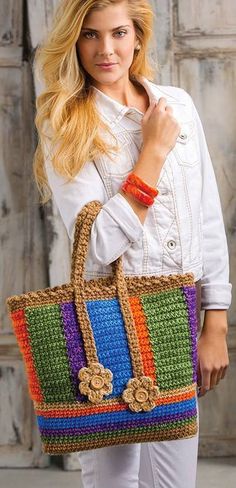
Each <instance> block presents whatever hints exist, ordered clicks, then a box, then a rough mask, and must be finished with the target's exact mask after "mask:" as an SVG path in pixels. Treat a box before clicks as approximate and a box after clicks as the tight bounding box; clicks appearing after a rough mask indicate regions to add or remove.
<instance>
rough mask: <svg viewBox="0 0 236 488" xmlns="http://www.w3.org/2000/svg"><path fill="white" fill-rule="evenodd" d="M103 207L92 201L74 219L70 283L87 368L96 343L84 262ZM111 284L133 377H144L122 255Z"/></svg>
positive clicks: (93, 358) (95, 359)
mask: <svg viewBox="0 0 236 488" xmlns="http://www.w3.org/2000/svg"><path fill="white" fill-rule="evenodd" d="M101 208H102V204H101V202H99V201H98V200H93V201H91V202H89V203H87V204H86V205H85V206H84V207H83V208H82V210H81V212H80V213H79V214H78V216H77V220H76V225H75V234H74V243H73V251H72V265H71V282H72V284H73V287H74V293H75V305H76V310H77V314H78V318H79V322H80V328H81V331H82V336H83V339H84V346H85V351H86V357H87V361H88V365H91V364H93V363H97V362H98V355H97V349H96V344H95V340H94V336H93V330H92V327H91V324H90V320H89V316H88V313H87V309H86V304H85V301H86V297H85V293H84V281H85V280H84V270H85V260H86V257H87V253H88V245H89V236H90V232H91V228H92V225H93V222H94V220H95V218H96V216H97V215H98V213H99V212H100V210H101ZM112 267H113V271H115V273H114V276H113V283H115V286H116V291H117V296H118V299H119V304H120V307H121V310H122V315H123V318H124V324H125V329H126V333H127V339H128V343H129V350H130V355H131V361H132V365H133V374H134V376H137V377H139V376H142V375H143V374H144V370H143V364H142V358H141V353H140V350H139V343H138V337H137V334H136V330H135V324H134V319H133V315H132V311H131V307H130V303H129V297H128V290H127V284H126V281H125V276H124V273H123V266H122V255H121V256H119V257H118V258H117V259H116V260H115V261H113V262H112Z"/></svg>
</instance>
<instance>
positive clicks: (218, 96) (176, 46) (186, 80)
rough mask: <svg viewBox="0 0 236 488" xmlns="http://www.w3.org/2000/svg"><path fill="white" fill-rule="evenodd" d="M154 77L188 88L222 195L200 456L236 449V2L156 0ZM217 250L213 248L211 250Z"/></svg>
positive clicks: (154, 4)
mask: <svg viewBox="0 0 236 488" xmlns="http://www.w3.org/2000/svg"><path fill="white" fill-rule="evenodd" d="M152 3H153V7H154V9H155V13H156V28H155V32H156V50H157V54H158V61H159V73H157V78H156V79H157V81H158V83H161V84H163V85H176V86H180V87H182V88H184V89H186V90H187V91H188V92H189V93H190V94H191V96H192V97H193V100H194V102H195V105H196V107H197V109H198V111H199V114H200V117H201V119H202V122H203V126H204V129H205V134H206V138H207V142H208V146H209V151H210V154H211V157H212V162H213V165H214V169H215V173H216V177H217V181H218V186H219V192H220V197H221V203H222V209H223V215H224V221H225V226H226V231H227V238H228V245H229V252H230V268H231V277H230V280H231V282H232V284H233V303H232V306H231V309H230V311H229V324H230V328H229V335H228V345H229V352H230V367H229V369H228V373H227V375H226V377H225V379H224V380H223V381H221V382H220V384H219V385H218V386H217V387H216V388H215V389H214V390H212V391H210V392H209V393H208V394H207V395H206V396H205V397H203V398H201V400H200V447H199V454H200V456H228V455H235V454H236V424H235V404H236V382H235V377H236V299H235V291H234V290H235V285H236V273H235V268H236V245H235V243H236V233H235V226H236V217H235V207H236V171H235V155H236V138H235V133H236V118H235V113H236V96H235V91H236V2H235V1H234V0H209V1H208V2H206V1H204V0H176V1H172V2H171V1H163V2H162V1H161V2H156V1H155V0H153V2H152ZM212 252H214V250H213V251H212Z"/></svg>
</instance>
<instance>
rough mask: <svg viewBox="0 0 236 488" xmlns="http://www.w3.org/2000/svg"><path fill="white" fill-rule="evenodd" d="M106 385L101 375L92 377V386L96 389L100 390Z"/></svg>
mask: <svg viewBox="0 0 236 488" xmlns="http://www.w3.org/2000/svg"><path fill="white" fill-rule="evenodd" d="M103 385H104V379H103V378H102V377H101V376H98V375H95V376H93V377H92V379H91V386H92V387H93V388H95V390H100V389H101V388H102V387H103Z"/></svg>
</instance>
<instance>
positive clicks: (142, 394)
mask: <svg viewBox="0 0 236 488" xmlns="http://www.w3.org/2000/svg"><path fill="white" fill-rule="evenodd" d="M135 398H136V400H137V402H140V403H143V402H146V400H147V399H148V392H147V390H145V389H144V388H138V389H137V390H136V392H135Z"/></svg>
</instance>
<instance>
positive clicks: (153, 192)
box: [126, 173, 159, 198]
mask: <svg viewBox="0 0 236 488" xmlns="http://www.w3.org/2000/svg"><path fill="white" fill-rule="evenodd" d="M126 180H127V181H128V182H129V183H131V184H132V185H135V186H136V187H137V188H139V189H140V190H142V191H143V192H144V193H147V194H148V195H149V196H150V197H153V198H155V197H156V196H157V195H158V193H159V192H158V190H157V189H156V188H154V187H152V186H150V185H148V184H147V183H145V181H143V180H142V179H141V178H140V177H139V176H138V175H136V174H135V173H129V175H128V176H127V178H126Z"/></svg>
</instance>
